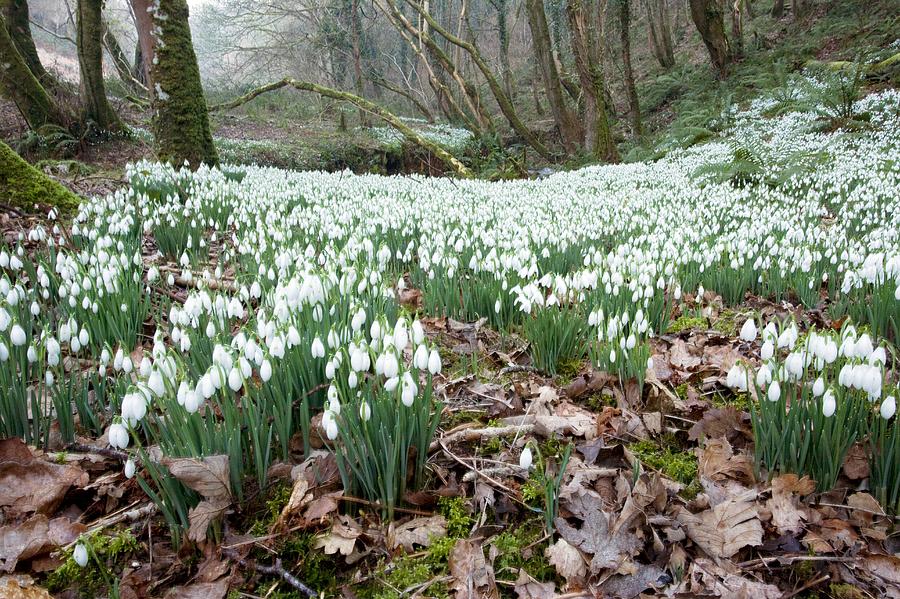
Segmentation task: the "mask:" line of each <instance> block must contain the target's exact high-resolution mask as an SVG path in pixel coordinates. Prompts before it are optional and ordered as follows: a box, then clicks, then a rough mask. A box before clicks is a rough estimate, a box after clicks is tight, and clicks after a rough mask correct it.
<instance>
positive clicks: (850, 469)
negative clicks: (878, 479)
mask: <svg viewBox="0 0 900 599" xmlns="http://www.w3.org/2000/svg"><path fill="white" fill-rule="evenodd" d="M841 469H842V471H843V473H844V476H846V477H847V478H849V479H850V480H862V479H864V478H868V477H869V454H868V451H867V450H866V448H865V447H863V444H862V443H858V442H857V443H854V444H853V445H851V446H850V450H849V451H847V457H845V458H844V465H843V466H842V467H841Z"/></svg>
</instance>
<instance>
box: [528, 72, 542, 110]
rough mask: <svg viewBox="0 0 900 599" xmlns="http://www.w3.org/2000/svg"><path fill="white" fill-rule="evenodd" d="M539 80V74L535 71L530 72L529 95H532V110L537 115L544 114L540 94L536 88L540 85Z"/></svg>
mask: <svg viewBox="0 0 900 599" xmlns="http://www.w3.org/2000/svg"><path fill="white" fill-rule="evenodd" d="M539 81H540V75H539V74H538V73H537V72H534V73H532V75H531V95H532V99H533V100H534V112H535V114H537V115H538V116H544V107H543V106H541V95H540V93H539V90H538V88H539V87H540V84H539Z"/></svg>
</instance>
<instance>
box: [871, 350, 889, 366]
mask: <svg viewBox="0 0 900 599" xmlns="http://www.w3.org/2000/svg"><path fill="white" fill-rule="evenodd" d="M868 360H869V364H870V365H872V366H877V365H879V364H880V365H881V366H884V365H885V364H887V351H886V350H885V349H884V347H879V348H876V349H875V350H873V351H872V352H871V353H870V354H869V358H868Z"/></svg>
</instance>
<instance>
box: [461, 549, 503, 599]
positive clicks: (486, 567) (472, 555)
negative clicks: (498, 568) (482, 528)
mask: <svg viewBox="0 0 900 599" xmlns="http://www.w3.org/2000/svg"><path fill="white" fill-rule="evenodd" d="M450 576H452V577H453V579H454V580H453V590H454V591H456V599H481V598H496V597H499V596H500V595H499V593H498V592H497V582H496V580H495V579H494V569H493V567H492V566H491V565H490V564H488V563H487V560H486V559H485V558H484V551H482V549H481V543H480V542H478V541H472V540H469V539H461V540H459V541H457V542H456V545H454V547H453V551H451V552H450Z"/></svg>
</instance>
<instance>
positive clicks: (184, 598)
mask: <svg viewBox="0 0 900 599" xmlns="http://www.w3.org/2000/svg"><path fill="white" fill-rule="evenodd" d="M227 592H228V579H227V578H223V579H222V580H217V581H216V582H196V583H194V584H189V585H185V586H183V587H174V588H173V589H171V590H169V592H167V593H166V594H165V595H164V596H163V599H222V598H223V597H225V594H226V593H227Z"/></svg>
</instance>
